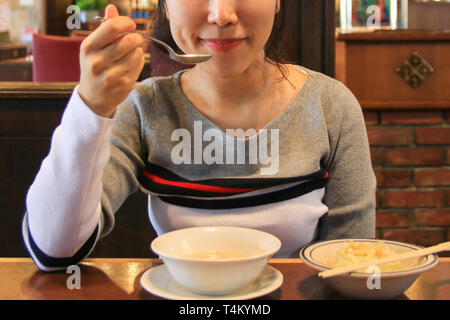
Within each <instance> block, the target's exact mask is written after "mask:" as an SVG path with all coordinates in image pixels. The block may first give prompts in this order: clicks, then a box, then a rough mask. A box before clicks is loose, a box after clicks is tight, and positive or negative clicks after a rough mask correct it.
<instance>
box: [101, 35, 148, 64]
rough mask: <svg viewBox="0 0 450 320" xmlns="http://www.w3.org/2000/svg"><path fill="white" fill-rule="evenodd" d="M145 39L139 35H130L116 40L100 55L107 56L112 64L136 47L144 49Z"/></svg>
mask: <svg viewBox="0 0 450 320" xmlns="http://www.w3.org/2000/svg"><path fill="white" fill-rule="evenodd" d="M144 45H145V39H144V37H142V36H141V35H140V34H137V33H130V34H127V35H124V36H123V37H121V38H119V39H117V40H116V41H115V42H114V43H112V44H111V45H109V46H107V47H106V48H104V49H103V50H102V54H105V55H106V56H107V59H108V60H111V61H112V62H116V61H119V60H120V59H122V58H123V57H124V56H126V55H127V54H128V53H130V52H131V51H133V50H134V49H136V48H137V47H141V48H142V47H144Z"/></svg>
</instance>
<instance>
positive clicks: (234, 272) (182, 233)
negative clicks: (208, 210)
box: [151, 226, 281, 295]
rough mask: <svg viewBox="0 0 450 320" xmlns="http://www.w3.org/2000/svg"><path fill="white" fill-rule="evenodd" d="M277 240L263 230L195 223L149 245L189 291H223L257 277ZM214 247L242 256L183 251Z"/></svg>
mask: <svg viewBox="0 0 450 320" xmlns="http://www.w3.org/2000/svg"><path fill="white" fill-rule="evenodd" d="M280 247H281V241H280V240H279V239H278V238H277V237H275V236H273V235H271V234H269V233H266V232H262V231H258V230H254V229H248V228H240V227H226V226H211V227H195V228H187V229H180V230H177V231H172V232H169V233H166V234H164V235H161V236H159V237H157V238H156V239H155V240H153V241H152V243H151V249H152V250H153V251H154V252H155V253H156V254H158V255H159V256H160V257H161V259H162V260H163V261H164V263H165V265H166V266H167V269H168V270H169V273H170V274H171V276H172V277H173V278H174V279H175V280H176V281H177V282H178V283H179V284H181V285H182V286H183V287H185V288H186V289H188V290H189V291H191V292H195V293H198V294H203V295H226V294H230V293H232V292H235V291H237V290H239V289H241V288H243V287H245V286H246V285H248V284H250V283H251V282H253V281H254V280H256V279H257V278H258V276H259V275H260V274H261V272H262V271H263V269H264V267H265V266H266V264H267V261H268V260H269V259H270V257H271V256H272V255H273V254H274V253H275V252H277V251H278V250H279V249H280ZM207 251H218V252H227V253H237V254H240V255H244V256H245V257H238V258H232V259H217V260H206V259H201V258H192V257H186V255H191V254H196V253H202V252H207Z"/></svg>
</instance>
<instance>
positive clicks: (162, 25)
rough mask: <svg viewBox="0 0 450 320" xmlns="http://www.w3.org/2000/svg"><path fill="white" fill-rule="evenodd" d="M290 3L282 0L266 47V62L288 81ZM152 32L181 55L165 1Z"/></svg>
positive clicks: (153, 23)
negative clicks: (171, 29)
mask: <svg viewBox="0 0 450 320" xmlns="http://www.w3.org/2000/svg"><path fill="white" fill-rule="evenodd" d="M289 1H290V0H280V11H279V12H278V13H277V14H276V15H275V20H274V24H273V28H272V32H271V34H270V37H269V39H268V40H267V43H266V45H265V47H264V53H265V60H266V61H267V62H268V63H270V64H273V65H274V66H276V67H277V68H278V69H279V70H280V72H281V74H282V78H281V79H287V69H286V67H285V66H284V65H283V64H286V63H292V61H293V60H292V59H291V57H290V55H291V50H292V47H291V46H290V44H291V43H292V41H290V39H289V35H288V32H287V21H286V17H287V12H289V11H288V10H289ZM151 32H152V33H153V36H154V37H155V38H157V39H160V40H161V41H164V42H165V43H167V44H168V45H169V46H171V47H172V48H173V49H174V50H175V51H177V52H178V53H181V50H180V48H179V47H178V46H177V44H176V43H175V41H174V40H173V37H172V34H171V33H170V24H169V20H168V19H167V15H166V8H165V0H158V5H157V6H156V12H155V17H154V19H153V21H152V24H151Z"/></svg>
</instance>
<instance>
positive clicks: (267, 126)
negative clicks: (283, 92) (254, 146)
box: [174, 65, 314, 140]
mask: <svg viewBox="0 0 450 320" xmlns="http://www.w3.org/2000/svg"><path fill="white" fill-rule="evenodd" d="M294 67H296V68H298V69H299V70H300V71H302V72H304V73H305V74H306V75H307V78H306V81H305V83H304V84H303V87H302V88H301V89H300V90H299V91H298V92H297V94H296V95H295V97H294V99H292V100H291V102H290V103H289V104H288V105H287V106H286V107H285V108H284V109H283V110H282V111H281V112H280V113H278V114H277V115H276V116H275V117H274V118H273V119H271V120H270V121H269V122H267V123H266V124H265V125H264V127H262V128H260V129H259V130H258V132H256V134H254V135H252V136H251V137H246V138H239V137H235V136H230V135H229V134H227V133H226V132H225V131H223V130H222V128H220V127H219V126H218V125H216V124H215V123H214V122H213V121H211V120H210V119H208V118H207V117H206V116H205V115H204V114H203V113H201V112H200V111H199V110H198V109H197V108H196V107H195V106H194V105H193V104H192V103H191V101H190V100H189V99H188V98H187V96H186V95H185V94H184V92H183V89H182V88H181V74H182V73H184V72H186V71H188V70H189V69H184V70H180V71H177V72H176V73H175V74H174V79H175V85H176V89H177V90H178V91H179V93H180V96H181V98H182V99H183V105H185V106H187V108H189V109H190V110H191V111H192V112H193V113H194V114H195V118H200V119H201V121H202V122H205V123H207V124H208V125H209V126H210V127H212V128H214V129H217V130H219V131H220V132H221V134H222V135H223V136H225V137H226V138H229V139H235V140H251V139H255V138H257V137H258V136H259V134H260V132H261V131H262V130H266V131H269V130H270V128H273V127H275V128H276V129H279V127H280V126H276V123H278V122H280V121H281V124H283V125H286V123H288V121H282V120H283V118H285V116H286V114H289V113H290V110H291V109H292V108H294V107H295V106H296V105H298V102H300V100H301V99H302V98H303V97H304V96H305V94H306V92H307V91H308V87H309V86H310V85H311V82H312V81H311V77H312V76H313V73H314V72H312V71H311V70H309V69H307V68H305V67H303V66H298V65H294Z"/></svg>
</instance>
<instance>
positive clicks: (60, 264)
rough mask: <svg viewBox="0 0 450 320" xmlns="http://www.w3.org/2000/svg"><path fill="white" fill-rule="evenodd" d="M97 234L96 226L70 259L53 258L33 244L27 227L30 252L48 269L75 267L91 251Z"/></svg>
mask: <svg viewBox="0 0 450 320" xmlns="http://www.w3.org/2000/svg"><path fill="white" fill-rule="evenodd" d="M97 233H98V225H97V227H96V228H95V230H94V232H93V233H92V235H91V236H90V237H89V239H88V240H87V241H86V242H85V243H84V244H83V246H82V247H81V248H80V249H79V250H78V251H77V252H76V253H75V254H74V255H73V256H72V257H68V258H54V257H51V256H48V255H47V254H45V253H44V252H42V250H41V249H39V247H38V246H37V245H36V243H35V242H34V239H33V237H32V236H31V232H30V228H29V227H28V241H29V243H30V246H31V250H33V253H34V255H35V257H36V259H38V260H39V262H40V263H41V264H42V265H44V266H45V267H48V268H65V267H68V266H71V265H76V264H77V263H79V262H80V261H82V260H83V259H84V258H85V257H86V256H87V255H88V253H89V251H91V249H92V248H93V247H94V245H95V239H97Z"/></svg>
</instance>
